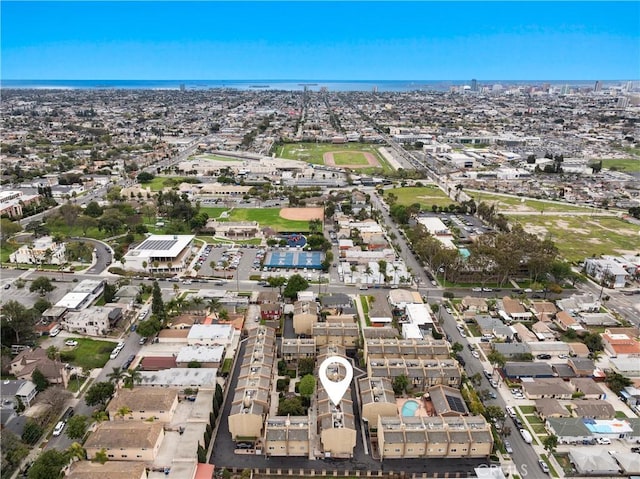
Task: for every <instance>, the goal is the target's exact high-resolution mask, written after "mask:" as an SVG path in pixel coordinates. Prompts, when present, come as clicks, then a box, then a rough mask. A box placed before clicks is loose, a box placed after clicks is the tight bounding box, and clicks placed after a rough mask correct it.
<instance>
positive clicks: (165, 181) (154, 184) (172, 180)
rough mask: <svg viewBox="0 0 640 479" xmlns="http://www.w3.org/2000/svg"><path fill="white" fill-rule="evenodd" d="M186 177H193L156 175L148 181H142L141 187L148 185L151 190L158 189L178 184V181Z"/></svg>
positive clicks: (180, 181)
mask: <svg viewBox="0 0 640 479" xmlns="http://www.w3.org/2000/svg"><path fill="white" fill-rule="evenodd" d="M187 179H190V180H193V177H190V178H187V177H185V176H156V177H155V178H154V179H153V180H151V181H150V182H148V183H142V187H143V188H147V187H150V188H151V191H160V190H162V189H164V188H173V187H174V186H178V185H179V184H180V183H182V182H183V181H185V180H187Z"/></svg>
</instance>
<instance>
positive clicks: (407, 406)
mask: <svg viewBox="0 0 640 479" xmlns="http://www.w3.org/2000/svg"><path fill="white" fill-rule="evenodd" d="M419 408H420V405H419V404H418V403H417V402H416V401H414V400H413V399H410V400H408V401H407V402H405V403H404V404H403V405H402V415H403V416H405V417H410V416H415V414H416V411H417V410H418V409H419Z"/></svg>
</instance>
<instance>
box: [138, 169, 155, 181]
mask: <svg viewBox="0 0 640 479" xmlns="http://www.w3.org/2000/svg"><path fill="white" fill-rule="evenodd" d="M155 177H156V176H155V175H154V174H153V173H148V172H146V171H142V172H140V173H139V174H138V181H139V182H140V183H149V182H151V181H152V180H153V179H154V178H155Z"/></svg>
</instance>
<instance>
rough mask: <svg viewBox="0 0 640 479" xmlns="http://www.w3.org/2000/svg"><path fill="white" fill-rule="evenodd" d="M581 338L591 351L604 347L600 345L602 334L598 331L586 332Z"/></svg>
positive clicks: (600, 349)
mask: <svg viewBox="0 0 640 479" xmlns="http://www.w3.org/2000/svg"><path fill="white" fill-rule="evenodd" d="M582 340H583V342H584V344H585V346H587V347H588V348H589V351H591V352H594V351H602V350H603V349H604V346H603V345H602V336H600V335H599V334H598V333H587V334H586V335H584V337H583V339H582Z"/></svg>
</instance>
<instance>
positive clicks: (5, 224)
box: [0, 218, 22, 245]
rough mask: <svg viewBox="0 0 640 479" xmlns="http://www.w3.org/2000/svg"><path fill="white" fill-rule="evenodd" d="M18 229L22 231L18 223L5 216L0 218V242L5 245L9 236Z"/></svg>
mask: <svg viewBox="0 0 640 479" xmlns="http://www.w3.org/2000/svg"><path fill="white" fill-rule="evenodd" d="M20 231H22V226H20V223H18V222H16V221H11V220H10V219H7V218H2V219H0V244H2V245H5V244H6V242H7V240H8V239H9V238H11V237H12V236H13V235H14V234H16V233H19V232H20Z"/></svg>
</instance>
